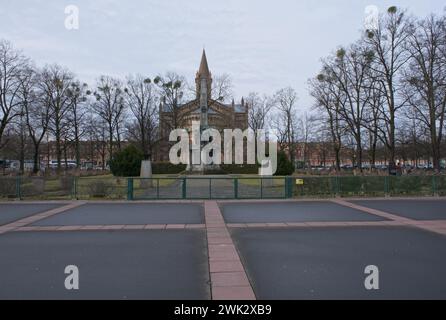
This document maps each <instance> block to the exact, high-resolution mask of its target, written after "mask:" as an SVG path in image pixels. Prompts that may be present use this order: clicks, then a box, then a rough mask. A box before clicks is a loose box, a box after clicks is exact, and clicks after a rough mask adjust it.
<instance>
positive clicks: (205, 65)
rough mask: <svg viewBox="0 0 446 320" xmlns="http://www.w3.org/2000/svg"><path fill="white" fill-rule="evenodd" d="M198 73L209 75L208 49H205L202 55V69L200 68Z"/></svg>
mask: <svg viewBox="0 0 446 320" xmlns="http://www.w3.org/2000/svg"><path fill="white" fill-rule="evenodd" d="M198 75H200V76H205V77H207V76H209V75H210V72H209V67H208V60H207V59H206V51H205V50H204V49H203V54H202V55H201V62H200V69H198Z"/></svg>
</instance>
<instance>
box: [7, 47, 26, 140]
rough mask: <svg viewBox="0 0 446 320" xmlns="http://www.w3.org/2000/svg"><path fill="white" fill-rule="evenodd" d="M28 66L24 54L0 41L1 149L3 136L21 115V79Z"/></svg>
mask: <svg viewBox="0 0 446 320" xmlns="http://www.w3.org/2000/svg"><path fill="white" fill-rule="evenodd" d="M27 65H28V60H27V59H26V58H25V57H24V56H23V55H22V53H21V52H20V51H18V50H16V49H14V48H13V46H12V44H11V43H10V42H9V41H6V40H0V116H1V118H0V149H1V148H2V147H3V146H4V145H5V143H6V142H5V141H3V136H4V133H5V130H6V129H7V126H8V125H9V123H10V122H11V121H12V120H13V119H14V118H15V117H17V116H19V115H20V114H21V112H20V111H21V110H20V107H19V106H20V96H19V88H20V79H21V77H22V73H23V72H24V70H25V69H26V67H27Z"/></svg>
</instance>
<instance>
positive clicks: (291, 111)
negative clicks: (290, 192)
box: [274, 87, 298, 164]
mask: <svg viewBox="0 0 446 320" xmlns="http://www.w3.org/2000/svg"><path fill="white" fill-rule="evenodd" d="M274 101H275V107H276V119H275V121H274V123H275V129H276V130H277V132H278V133H279V139H278V142H279V144H280V142H282V144H283V143H284V142H285V143H286V148H287V149H288V152H289V156H290V160H291V162H293V164H294V158H295V149H296V140H297V139H296V137H297V125H298V121H297V104H296V102H297V93H296V91H295V90H294V89H293V88H291V87H287V88H284V89H281V90H279V91H277V92H276V94H275V95H274ZM281 140H282V141H281Z"/></svg>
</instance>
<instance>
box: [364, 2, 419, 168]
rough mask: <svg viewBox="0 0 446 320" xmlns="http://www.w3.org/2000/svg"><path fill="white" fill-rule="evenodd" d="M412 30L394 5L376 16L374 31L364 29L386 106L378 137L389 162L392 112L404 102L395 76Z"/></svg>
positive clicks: (392, 152)
mask: <svg viewBox="0 0 446 320" xmlns="http://www.w3.org/2000/svg"><path fill="white" fill-rule="evenodd" d="M411 32H413V26H412V23H411V20H410V19H409V18H408V17H407V15H406V12H405V11H403V10H401V9H398V8H397V7H390V8H389V9H388V10H387V13H386V14H385V15H383V16H381V17H380V19H379V21H378V27H377V29H376V30H367V32H366V35H367V37H366V42H367V44H368V45H370V47H371V49H372V50H373V51H374V64H373V66H372V68H373V69H374V71H375V72H376V75H377V77H378V78H379V81H381V83H382V86H381V87H382V90H383V93H384V96H385V97H386V106H385V108H383V112H382V114H381V117H382V119H383V121H384V124H385V131H384V132H383V133H384V135H383V136H382V138H383V140H384V141H385V145H386V147H387V149H388V151H389V161H390V163H391V164H394V163H395V147H396V140H395V132H396V115H397V112H398V110H399V109H401V108H402V107H403V106H404V104H405V101H404V100H402V99H401V97H400V92H401V88H402V87H401V85H400V83H399V81H398V80H399V78H400V76H401V73H402V71H403V70H402V69H403V67H404V66H405V64H406V63H407V60H408V59H409V57H408V55H407V52H406V49H405V47H406V41H407V39H408V37H409V35H410V34H411Z"/></svg>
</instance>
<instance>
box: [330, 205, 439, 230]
mask: <svg viewBox="0 0 446 320" xmlns="http://www.w3.org/2000/svg"><path fill="white" fill-rule="evenodd" d="M389 201H390V200H389ZM333 202H335V203H337V204H340V205H342V206H346V207H349V208H352V209H356V210H360V211H363V212H366V213H369V214H374V215H376V216H380V217H383V218H387V219H390V220H392V222H395V223H400V224H402V225H405V226H412V227H416V228H420V229H424V230H427V231H431V232H435V233H439V234H442V235H446V220H432V221H425V220H422V221H420V220H413V219H409V218H405V217H400V216H398V215H394V214H391V213H388V212H385V211H381V210H376V209H372V208H368V207H364V206H360V205H357V204H354V203H351V202H348V201H345V200H341V199H336V200H333Z"/></svg>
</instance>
